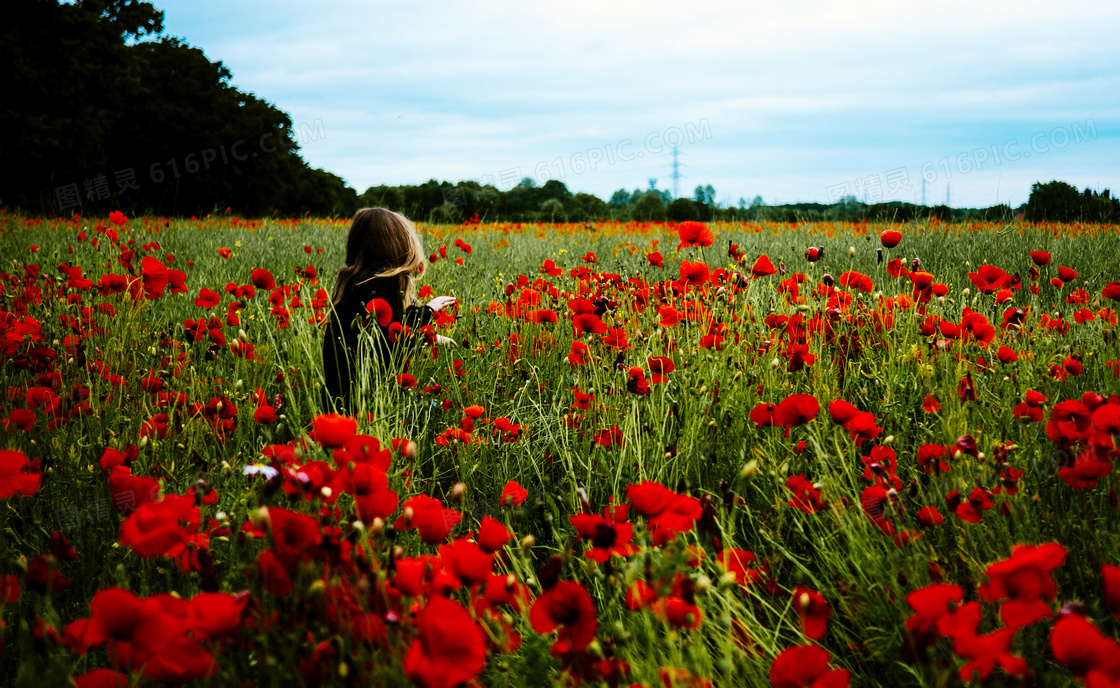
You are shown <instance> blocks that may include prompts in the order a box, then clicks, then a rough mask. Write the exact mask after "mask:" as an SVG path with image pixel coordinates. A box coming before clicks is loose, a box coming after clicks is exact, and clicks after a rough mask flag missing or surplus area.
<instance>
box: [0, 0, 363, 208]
mask: <svg viewBox="0 0 1120 688" xmlns="http://www.w3.org/2000/svg"><path fill="white" fill-rule="evenodd" d="M16 4H18V5H19V6H20V7H19V9H18V10H17V11H14V12H11V11H9V12H7V13H5V15H6V16H5V23H4V25H3V28H2V29H0V56H2V58H3V63H4V64H5V65H6V66H7V67H6V69H5V70H4V72H3V75H2V76H0V79H3V81H2V82H0V83H2V84H3V86H2V89H3V91H2V92H3V93H4V95H5V105H4V107H3V110H2V111H0V123H2V125H3V126H4V130H5V131H6V132H10V133H11V135H10V136H5V137H3V138H2V139H0V154H2V156H0V157H2V159H3V161H4V165H3V172H2V174H3V177H2V182H3V183H2V184H0V202H2V203H3V204H4V205H5V206H17V207H20V208H21V209H23V210H25V211H28V212H41V213H50V214H54V213H68V212H82V211H93V212H98V211H102V212H103V211H104V210H106V209H108V208H110V207H112V208H123V209H126V210H130V211H132V212H156V213H161V214H169V215H172V214H173V215H201V214H204V213H207V212H212V211H215V210H225V208H226V207H232V208H233V209H234V210H235V211H236V212H239V213H244V214H248V215H268V214H302V213H313V214H317V215H347V214H350V213H352V212H353V211H354V209H355V208H356V207H357V194H356V193H355V192H354V191H353V190H352V189H350V188H348V187H347V186H346V185H345V183H344V182H343V181H342V180H341V179H340V178H339V177H337V176H335V175H332V174H330V173H328V172H324V171H322V170H317V169H311V168H310V167H308V165H307V164H306V163H305V162H304V161H303V159H302V158H301V157H300V155H299V153H298V149H299V146H298V145H297V143H296V141H295V132H294V131H293V127H292V121H291V118H290V117H289V116H288V115H287V114H285V113H284V112H282V111H281V110H279V109H278V108H276V107H275V106H273V105H272V104H270V103H268V102H267V101H264V100H262V99H260V98H257V97H256V96H254V95H252V94H247V93H243V92H241V91H239V90H238V89H236V88H234V87H233V86H231V85H230V84H229V79H230V76H231V75H230V72H229V70H228V69H226V68H225V67H224V66H223V65H222V63H221V62H211V61H210V60H209V59H207V58H206V56H205V55H204V54H203V52H202V51H201V50H199V49H198V48H193V47H191V46H189V45H186V44H185V43H183V42H181V41H179V40H178V39H175V38H171V37H164V36H161V35H160V34H162V31H163V13H162V12H160V11H159V10H157V9H156V8H155V7H153V6H152V5H151V4H150V3H147V2H137V1H135V0H83V1H82V2H78V3H76V4H72V5H71V4H59V3H58V2H57V1H56V0H17V3H16ZM8 9H9V10H11V9H12V8H8ZM238 142H240V143H238Z"/></svg>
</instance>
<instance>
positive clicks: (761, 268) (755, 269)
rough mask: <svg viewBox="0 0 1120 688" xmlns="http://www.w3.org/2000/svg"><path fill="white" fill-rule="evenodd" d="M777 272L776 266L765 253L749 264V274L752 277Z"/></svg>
mask: <svg viewBox="0 0 1120 688" xmlns="http://www.w3.org/2000/svg"><path fill="white" fill-rule="evenodd" d="M776 274H778V270H777V268H775V267H774V264H773V263H771V262H770V257H769V256H767V255H766V254H765V253H764V254H762V255H761V256H759V257H758V259H757V260H755V262H754V265H752V266H751V275H753V276H754V277H769V276H770V275H776Z"/></svg>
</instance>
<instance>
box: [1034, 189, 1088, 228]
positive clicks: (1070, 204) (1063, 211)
mask: <svg viewBox="0 0 1120 688" xmlns="http://www.w3.org/2000/svg"><path fill="white" fill-rule="evenodd" d="M1082 210H1083V204H1082V202H1081V194H1079V193H1078V192H1077V187H1075V186H1073V185H1071V184H1067V183H1066V182H1060V181H1057V180H1054V181H1050V182H1047V183H1045V184H1043V183H1041V182H1035V183H1034V184H1031V195H1030V198H1028V199H1027V212H1026V220H1027V222H1047V221H1048V222H1073V221H1074V220H1079V219H1081V214H1082Z"/></svg>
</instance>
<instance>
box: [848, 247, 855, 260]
mask: <svg viewBox="0 0 1120 688" xmlns="http://www.w3.org/2000/svg"><path fill="white" fill-rule="evenodd" d="M848 257H849V258H855V257H856V247H855V246H849V247H848Z"/></svg>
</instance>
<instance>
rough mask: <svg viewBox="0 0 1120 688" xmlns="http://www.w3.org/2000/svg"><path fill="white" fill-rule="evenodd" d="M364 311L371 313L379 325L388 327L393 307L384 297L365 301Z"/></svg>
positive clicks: (391, 319)
mask: <svg viewBox="0 0 1120 688" xmlns="http://www.w3.org/2000/svg"><path fill="white" fill-rule="evenodd" d="M366 312H367V313H372V314H373V316H374V318H375V319H376V320H377V324H378V325H380V326H381V327H388V326H389V323H391V322H393V307H392V306H390V305H389V302H388V301H386V300H385V299H373V300H372V301H370V302H369V303H367V304H366Z"/></svg>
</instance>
